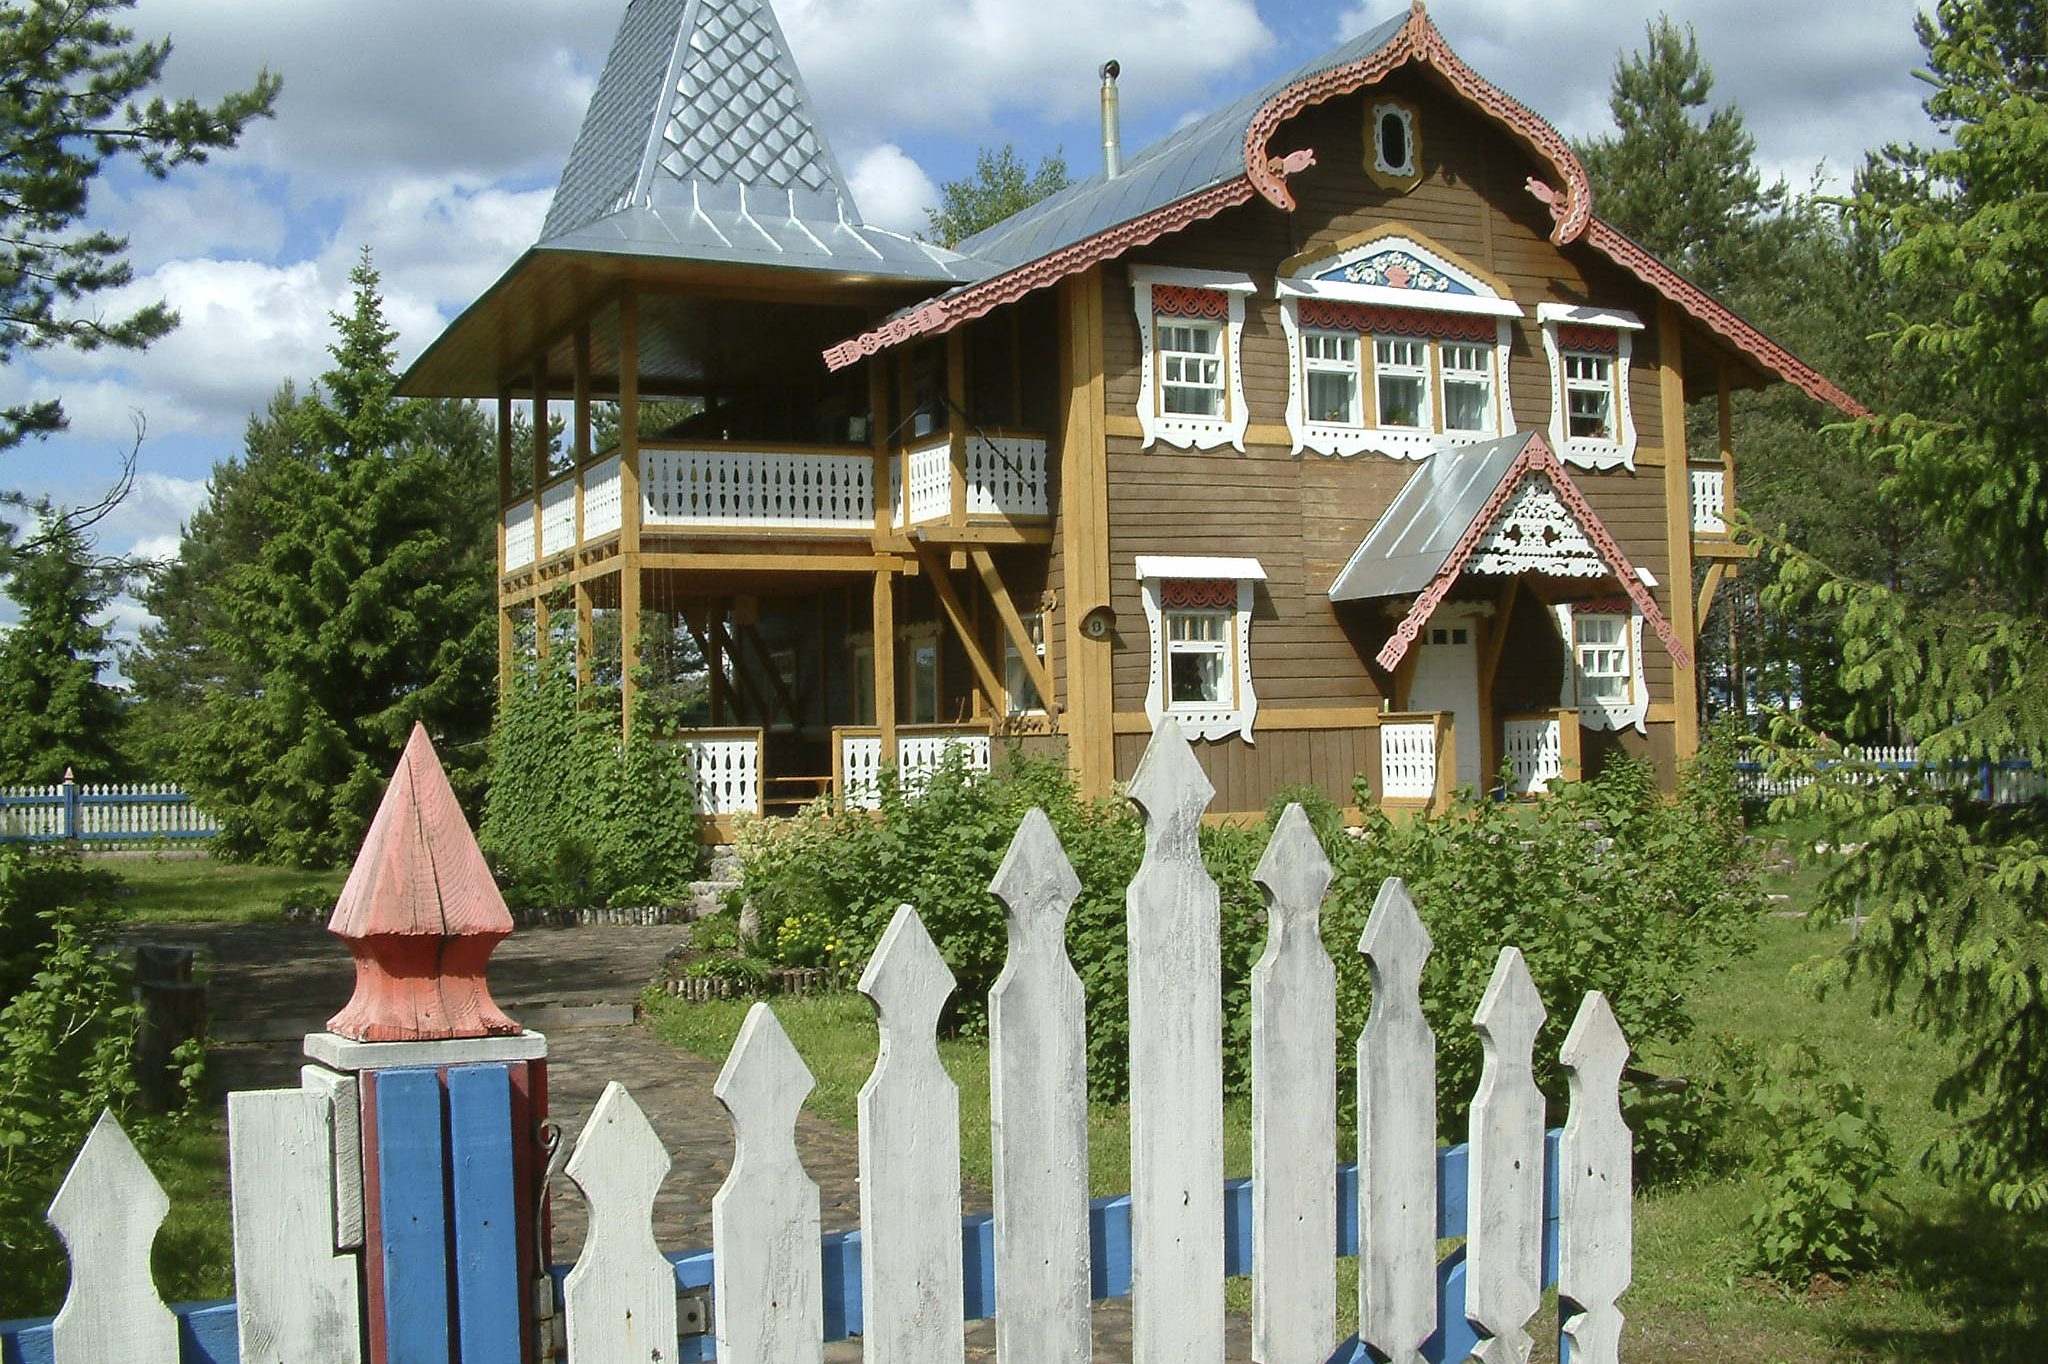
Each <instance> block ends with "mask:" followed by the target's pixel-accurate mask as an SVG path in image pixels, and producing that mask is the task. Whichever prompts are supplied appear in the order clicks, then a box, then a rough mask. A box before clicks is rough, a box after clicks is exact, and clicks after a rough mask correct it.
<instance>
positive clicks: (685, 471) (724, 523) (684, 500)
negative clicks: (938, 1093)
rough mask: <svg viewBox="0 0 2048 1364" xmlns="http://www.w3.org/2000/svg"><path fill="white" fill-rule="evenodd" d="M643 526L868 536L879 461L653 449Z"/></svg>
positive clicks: (644, 462) (786, 452)
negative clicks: (820, 532)
mask: <svg viewBox="0 0 2048 1364" xmlns="http://www.w3.org/2000/svg"><path fill="white" fill-rule="evenodd" d="M640 524H641V525H642V526H644V527H646V528H647V529H649V530H665V529H670V528H675V529H682V530H690V529H712V530H723V529H746V530H822V531H857V532H860V533H862V534H868V533H871V532H872V531H873V530H874V527H875V459H874V456H873V455H872V454H871V453H869V452H867V451H862V452H860V453H858V454H852V453H843V452H834V453H825V452H823V451H815V450H797V449H771V450H744V449H727V448H723V447H709V448H705V447H700V448H696V449H686V448H682V447H679V446H665V445H656V444H652V443H650V444H648V445H647V446H644V447H643V448H642V450H641V454H640Z"/></svg>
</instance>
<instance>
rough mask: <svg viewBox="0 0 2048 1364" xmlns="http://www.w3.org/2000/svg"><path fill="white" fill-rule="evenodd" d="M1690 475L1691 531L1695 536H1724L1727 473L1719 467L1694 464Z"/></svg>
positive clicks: (1725, 530)
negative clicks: (1723, 516)
mask: <svg viewBox="0 0 2048 1364" xmlns="http://www.w3.org/2000/svg"><path fill="white" fill-rule="evenodd" d="M1689 472H1690V473H1691V474H1692V529H1693V533H1694V534H1695V535H1726V534H1727V533H1728V523H1727V522H1725V521H1723V520H1722V519H1721V516H1722V514H1723V513H1724V512H1726V511H1727V510H1728V473H1727V471H1726V470H1725V469H1723V468H1721V466H1720V465H1718V464H1714V465H1704V464H1695V465H1693V466H1692V468H1691V470H1690V471H1689Z"/></svg>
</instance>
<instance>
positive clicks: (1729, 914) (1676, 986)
mask: <svg viewBox="0 0 2048 1364" xmlns="http://www.w3.org/2000/svg"><path fill="white" fill-rule="evenodd" d="M1709 780H1710V778H1709V776H1708V775H1706V774H1705V773H1703V774H1702V775H1701V776H1700V777H1699V778H1696V779H1694V780H1690V781H1688V783H1687V784H1686V788H1685V790H1684V791H1683V792H1682V793H1681V795H1680V797H1679V798H1678V799H1677V800H1667V799H1663V798H1661V797H1660V796H1659V795H1658V793H1657V791H1656V789H1655V784H1654V781H1653V780H1652V776H1651V774H1650V772H1649V769H1648V768H1647V767H1646V766H1643V765H1641V764H1633V763H1613V764H1610V765H1609V770H1608V772H1607V773H1605V774H1603V776H1602V777H1600V778H1599V779H1598V780H1596V781H1592V782H1585V783H1577V784H1572V785H1566V786H1563V787H1562V788H1560V789H1559V791H1558V792H1557V793H1555V794H1554V795H1552V796H1550V797H1547V798H1545V799H1543V800H1540V801H1536V802H1534V803H1531V804H1518V805H1505V804H1499V803H1494V802H1483V801H1470V802H1467V803H1464V804H1461V805H1458V806H1457V807H1455V808H1454V809H1452V810H1450V811H1448V812H1446V813H1445V814H1442V815H1439V816H1436V817H1418V818H1414V819H1411V820H1407V821H1404V822H1400V823H1396V822H1393V821H1390V820H1388V819H1386V818H1385V817H1383V816H1381V815H1378V814H1374V815H1371V816H1369V817H1368V820H1367V824H1366V827H1365V829H1364V830H1363V831H1362V836H1353V835H1352V834H1349V833H1346V832H1345V831H1344V830H1343V829H1342V827H1341V822H1340V821H1339V820H1338V818H1337V812H1336V810H1335V808H1334V807H1333V806H1332V805H1331V804H1330V802H1328V801H1327V800H1326V799H1320V798H1318V799H1317V800H1315V801H1313V802H1309V801H1305V802H1304V804H1305V807H1306V808H1307V812H1308V814H1309V816H1310V820H1311V822H1312V823H1313V824H1315V825H1316V826H1317V828H1318V829H1319V831H1320V832H1321V833H1322V835H1323V837H1324V840H1325V844H1326V847H1327V848H1328V850H1329V852H1330V854H1331V858H1332V861H1333V863H1334V864H1335V873H1336V875H1335V880H1334V882H1333V884H1332V890H1331V895H1330V898H1329V900H1328V902H1327V903H1326V905H1325V908H1324V920H1323V922H1324V934H1325V942H1326V944H1327V946H1328V948H1329V951H1330V955H1331V956H1332V958H1334V959H1335V961H1336V962H1337V967H1338V1000H1339V1004H1338V1009H1339V1023H1338V1026H1339V1030H1340V1034H1339V1035H1340V1036H1342V1037H1345V1038H1355V1037H1356V1036H1357V1035H1358V1032H1359V1030H1360V1029H1361V1028H1362V1027H1363V1025H1364V1021H1365V1014H1366V1009H1367V1005H1368V1002H1369V1001H1368V989H1369V986H1368V982H1367V977H1366V970H1365V963H1364V960H1363V958H1362V957H1360V956H1359V953H1358V940H1359V936H1360V934H1361V932H1362V931H1363V929H1364V925H1365V917H1366V915H1367V914H1368V913H1369V912H1370V910H1371V907H1372V902H1373V899H1374V897H1375V895H1376V894H1377V892H1378V889H1379V885H1380V882H1381V880H1382V879H1383V878H1384V877H1386V876H1390V875H1399V876H1403V877H1405V878H1406V879H1407V881H1408V884H1409V888H1410V891H1411V893H1412V894H1413V896H1414V899H1415V902H1416V906H1417V908H1418V909H1419V911H1420V912H1421V914H1422V916H1423V919H1424V921H1425V922H1426V923H1427V924H1428V926H1429V929H1430V932H1431V934H1432V935H1433V937H1434V938H1435V940H1436V945H1437V946H1436V951H1435V953H1434V955H1433V956H1432V958H1431V961H1430V965H1429V968H1428V971H1427V972H1426V974H1425V977H1424V993H1425V1006H1426V1008H1427V1010H1428V1013H1429V1016H1430V1019H1431V1022H1432V1023H1433V1024H1434V1025H1435V1027H1436V1029H1437V1038H1438V1049H1439V1052H1438V1058H1439V1059H1438V1064H1439V1077H1440V1092H1441V1093H1442V1095H1443V1096H1444V1104H1445V1115H1446V1116H1445V1123H1446V1127H1445V1130H1446V1132H1447V1133H1451V1132H1454V1131H1456V1130H1457V1129H1456V1126H1455V1124H1456V1122H1457V1121H1458V1120H1459V1117H1460V1115H1462V1114H1463V1112H1464V1110H1465V1108H1466V1106H1467V1105H1468V1104H1469V1102H1470V1097H1471V1094H1472V1090H1473V1088H1474V1086H1475V1085H1476V1084H1477V1082H1478V1073H1479V1043H1478V1038H1477V1036H1476V1034H1475V1033H1474V1031H1473V1029H1472V1025H1471V1019H1472V1011H1473V1009H1474V1008H1475V1007H1476V1006H1477V1004H1478V1001H1479V996H1480V994H1481V992H1482V991H1483V990H1484V989H1485V987H1486V981H1487V977H1488V974H1489V973H1490V972H1491V970H1492V968H1493V963H1494V958H1495V956H1496V954H1497V953H1498V951H1499V949H1500V947H1501V946H1502V945H1503V944H1508V943H1512V944H1515V945H1517V946H1519V947H1521V949H1522V951H1523V953H1524V955H1525V957H1526V958H1527V959H1528V961H1529V965H1530V969H1531V972H1532V973H1533V974H1534V976H1535V979H1536V983H1537V986H1538V988H1539V989H1541V990H1542V992H1543V997H1544V999H1545V1001H1546V1002H1547V1003H1548V1004H1549V1005H1550V1006H1551V1008H1552V1009H1553V1010H1554V1011H1555V1012H1554V1015H1553V1017H1552V1018H1551V1020H1550V1022H1549V1024H1548V1025H1547V1026H1546V1028H1545V1031H1544V1033H1543V1035H1542V1037H1541V1038H1540V1039H1539V1043H1538V1048H1539V1055H1538V1062H1537V1064H1538V1075H1539V1077H1540V1078H1541V1079H1542V1080H1543V1082H1544V1083H1545V1085H1546V1087H1547V1088H1548V1089H1549V1092H1551V1093H1552V1094H1554V1095H1561V1094H1562V1093H1563V1088H1562V1084H1561V1082H1560V1081H1559V1078H1558V1076H1557V1074H1556V1062H1555V1057H1556V1053H1557V1049H1558V1047H1559V1046H1560V1045H1561V1044H1562V1042H1563V1038H1564V1033H1565V1030H1566V1029H1567V1028H1568V1027H1569V1026H1570V1024H1571V1015H1572V1012H1573V1011H1574V1010H1576V1008H1577V1007H1578V1001H1579V998H1580V996H1581V995H1582V994H1583V993H1584V992H1585V991H1586V990H1589V989H1601V990H1605V991H1606V992H1607V995H1608V999H1609V1001H1610V1002H1611V1003H1612V1004H1613V1005H1614V1009H1615V1013H1616V1015H1617V1017H1618V1018H1619V1019H1620V1021H1621V1025H1622V1027H1623V1029H1624V1031H1625V1032H1626V1033H1627V1034H1628V1036H1629V1038H1630V1040H1631V1042H1632V1043H1633V1044H1634V1045H1635V1046H1637V1047H1638V1048H1641V1047H1643V1046H1646V1045H1649V1044H1653V1043H1659V1042H1668V1041H1671V1040H1673V1039H1676V1038H1678V1037H1680V1036H1682V1035H1684V1034H1685V1032H1686V1031H1687V1030H1688V1028H1689V1027H1690V1024H1691V1017H1690V1013H1689V1009H1688V993H1689V990H1690V988H1691V986H1692V984H1693V983H1694V982H1695V981H1696V980H1697V979H1698V978H1699V977H1700V976H1701V975H1702V974H1703V973H1704V972H1706V971H1707V970H1709V969H1711V967H1712V966H1714V965H1715V964H1716V963H1718V962H1720V961H1722V960H1725V959H1727V958H1728V957H1730V956H1732V955H1734V954H1736V953H1738V952H1740V951H1742V950H1744V949H1745V948H1746V947H1747V946H1748V944H1749V941H1750V931H1751V929H1752V927H1753V925H1754V922H1755V919H1756V917H1757V914H1758V911H1759V909H1760V904H1761V896H1760V894H1759V893H1758V891H1757V889H1756V887H1755V884H1754V881H1753V879H1752V878H1751V877H1750V876H1749V875H1748V873H1747V871H1746V869H1745V867H1744V864H1743V862H1742V855H1741V848H1742V835H1741V829H1740V827H1739V824H1738V823H1737V822H1736V821H1735V817H1734V814H1733V811H1732V810H1728V809H1725V808H1723V807H1722V806H1721V805H1719V804H1717V803H1716V800H1715V797H1714V795H1713V793H1711V792H1710V791H1708V790H1706V789H1704V787H1705V785H1706V784H1707V782H1708V781H1709ZM1287 794H1288V793H1282V796H1283V797H1284V796H1285V795H1287ZM1034 805H1036V806H1040V807H1042V808H1044V809H1045V811H1046V813H1047V815H1048V817H1049V818H1050V819H1051V821H1052V825H1053V828H1054V829H1055V831H1057V832H1058V834H1059V836H1060V840H1061V843H1062V844H1063V845H1064V847H1065V848H1066V851H1067V856H1068V858H1069V859H1070V860H1071V861H1072V862H1073V864H1074V869H1075V871H1076V873H1077V874H1078V875H1079V877H1080V880H1081V885H1082V892H1081V896H1080V898H1079V900H1078V901H1077V902H1076V903H1075V905H1074V907H1073V910H1072V911H1071V913H1070V915H1069V917H1068V921H1067V945H1068V952H1069V954H1070V956H1071V957H1072V959H1073V961H1074V965H1075V969H1076V970H1077V971H1078V972H1079V974H1080V976H1081V981H1082V985H1083V987H1084V989H1085V990H1086V993H1087V999H1088V1063H1089V1088H1090V1090H1091V1092H1092V1093H1093V1094H1094V1096H1095V1097H1097V1098H1098V1099H1106V1100H1115V1099H1117V1098H1120V1097H1122V1096H1123V1094H1124V1093H1125V1091H1126V1089H1127V1083H1128V1074H1127V1067H1128V1059H1129V1057H1128V1051H1129V1041H1128V1007H1127V1006H1128V982H1127V978H1126V941H1127V940H1126V928H1125V920H1124V888H1125V887H1126V886H1127V885H1128V884H1129V882H1130V879H1131V877H1132V876H1133V875H1134V874H1135V873H1136V871H1137V868H1138V863H1139V860H1140V858H1141V857H1142V855H1143V851H1144V841H1143V835H1142V830H1141V828H1140V826H1139V823H1138V820H1137V818H1136V816H1135V815H1134V814H1133V813H1132V812H1131V811H1130V809H1129V808H1128V807H1127V806H1126V805H1124V804H1122V803H1120V802H1113V801H1100V802H1090V801H1084V800H1082V799H1080V798H1079V796H1077V795H1076V793H1075V791H1074V788H1073V786H1072V784H1071V782H1070V781H1069V780H1068V778H1067V776H1066V773H1065V771H1064V769H1063V767H1062V765H1061V764H1060V763H1059V762H1058V761H1057V760H1056V759H1044V758H1035V759H1034V758H1026V757H1024V756H1022V755H1021V754H1016V753H1012V754H1010V755H1008V756H1006V757H1005V758H1004V759H1003V760H1002V761H1001V762H1000V763H999V764H998V766H997V770H996V771H995V772H994V773H992V774H991V775H989V776H987V777H984V778H976V777H975V776H974V775H973V774H971V773H968V772H967V771H965V770H964V768H963V767H962V766H960V765H959V764H958V763H951V764H948V765H947V766H945V767H944V768H942V769H941V770H940V771H939V772H938V773H937V774H936V775H935V776H934V777H933V778H932V779H931V781H930V783H929V784H928V785H927V786H926V788H925V789H924V790H923V791H922V792H921V793H920V794H918V795H917V796H915V797H911V796H908V795H906V793H904V792H903V791H902V790H900V789H899V788H898V787H897V785H896V784H895V782H894V780H893V777H892V776H891V775H890V774H887V773H885V775H884V780H883V783H882V794H881V808H880V809H879V811H874V812H869V811H834V810H831V809H829V808H826V807H825V806H823V805H818V806H814V807H812V808H811V809H809V810H806V811H805V812H804V813H803V814H801V815H800V816H798V817H797V818H795V819H792V820H787V821H779V822H774V823H762V824H759V825H755V826H753V827H752V828H750V829H749V830H748V831H747V832H746V833H745V834H744V835H743V838H742V848H741V856H742V866H743V869H744V870H743V873H742V874H743V877H744V890H745V893H746V894H747V896H748V897H749V898H750V899H751V901H752V903H753V904H754V906H755V909H756V910H757V912H758V913H759V916H760V944H759V950H760V951H761V952H763V954H764V955H766V956H768V957H770V958H771V959H774V960H777V961H778V962H786V963H788V964H792V965H795V964H805V965H808V964H816V963H817V962H818V961H819V960H820V958H821V956H822V957H823V958H824V959H828V960H831V961H833V962H835V963H838V964H843V965H845V966H847V967H849V968H857V967H858V966H859V965H860V964H861V963H862V962H864V961H865V960H866V957H867V955H868V953H869V952H871V951H872V950H873V946H874V944H875V942H876V940H877V939H878V938H879V937H880V935H881V932H882V930H883V929H884V928H885V927H886V926H887V924H888V921H889V919H890V917H891V916H892V915H893V914H894V913H895V910H896V906H897V905H899V904H905V903H907V904H911V905H914V906H916V907H917V909H918V911H919V913H920V914H921V915H922V916H923V918H924V921H925V925H926V927H927V928H928V929H929V930H930V931H931V934H932V937H933V939H934V940H935V941H936V942H937V944H938V946H939V950H940V952H941V953H942V954H944V956H945V958H946V961H947V963H948V964H949V965H950V966H951V967H952V969H953V971H954V974H955V977H956V978H957V980H958V982H959V990H958V993H957V994H956V995H955V996H954V1001H953V1005H952V1013H951V1015H950V1017H949V1022H950V1024H951V1025H952V1026H953V1027H955V1028H957V1029H959V1030H961V1031H964V1032H969V1033H972V1032H975V1031H977V1030H979V1029H980V1028H981V1027H982V1026H983V1025H984V1020H985V1017H986V1007H987V1006H986V1001H987V995H988V990H989V987H990V986H991V985H992V984H993V983H994V981H995V978H996V975H997V973H998V972H999V971H1000V970H1001V968H1002V962H1003V955H1004V952H1005V947H1006V942H1007V936H1006V933H1005V929H1004V924H1003V916H1002V913H1001V910H1000V909H999V907H998V906H997V905H996V904H995V902H994V900H993V899H992V898H991V897H990V896H989V894H988V891H987V887H988V883H989V881H990V879H991V878H992V877H993V876H994V874H995V871H996V868H997V866H998V865H999V864H1000V862H1001V860H1002V856H1003V854H1004V852H1005V850H1006V849H1007V848H1008V846H1009V843H1010V839H1011V838H1012V837H1013V836H1014V834H1015V832H1016V829H1017V825H1018V822H1019V821H1020V820H1021V819H1022V817H1023V814H1024V812H1025V811H1026V810H1027V809H1029V808H1030V807H1032V806H1034ZM1267 831H1268V829H1267V826H1265V825H1262V826H1259V827H1255V828H1250V829H1245V828H1231V827H1217V828H1207V829H1204V830H1203V831H1202V840H1201V843H1202V856H1203V860H1204V861H1205V863H1206V864H1207V866H1208V868H1209V871H1210V874H1211V875H1212V876H1213V877H1214V878H1215V880H1216V882H1217V887H1218V891H1219V894H1220V897H1221V902H1222V906H1221V907H1222V914H1221V937H1222V941H1221V947H1222V959H1223V1011H1224V1045H1225V1061H1224V1066H1225V1082H1226V1084H1227V1085H1228V1086H1229V1087H1230V1088H1231V1090H1232V1091H1233V1092H1242V1091H1243V1089H1244V1087H1245V1084H1246V1080H1247V1078H1248V1077H1247V1071H1246V1067H1247V1065H1248V1062H1249V1055H1250V1026H1251V1025H1250V1004H1251V968H1252V965H1253V963H1254V962H1255V961H1256V960H1257V958H1258V956H1259V954H1260V953H1261V952H1262V951H1263V950H1264V945H1265V937H1266V929H1265V912H1264V900H1263V898H1262V896H1261V895H1260V893H1259V890H1258V887H1257V886H1256V885H1255V884H1254V882H1253V880H1252V873H1253V871H1254V869H1255V868H1256V867H1257V865H1258V860H1259V857H1260V855H1261V853H1262V852H1263V851H1264V849H1265V844H1266V838H1267ZM834 942H836V943H837V944H838V946H837V947H836V948H833V949H832V950H830V951H829V952H824V953H822V954H821V952H820V950H819V944H820V943H825V944H830V943H834ZM1338 1052H1339V1056H1340V1065H1341V1066H1342V1068H1343V1075H1342V1078H1341V1084H1342V1089H1341V1090H1340V1093H1343V1094H1345V1095H1346V1103H1347V1106H1348V1104H1349V1102H1350V1096H1351V1094H1352V1093H1353V1092H1354V1091H1355V1084H1354V1081H1353V1077H1352V1075H1351V1068H1352V1048H1351V1047H1349V1046H1348V1045H1347V1046H1340V1047H1339V1048H1338Z"/></svg>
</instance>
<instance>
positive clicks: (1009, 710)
mask: <svg viewBox="0 0 2048 1364" xmlns="http://www.w3.org/2000/svg"><path fill="white" fill-rule="evenodd" d="M1021 620H1022V621H1023V624H1024V633H1025V634H1027V635H1029V636H1030V637H1031V643H1032V646H1033V648H1034V649H1035V650H1036V652H1037V654H1038V661H1039V662H1040V663H1043V662H1045V613H1044V612H1043V611H1026V612H1024V613H1023V615H1022V617H1021ZM1027 695H1028V696H1031V697H1034V698H1036V699H1037V701H1038V704H1037V705H1035V706H1027V705H1024V704H1022V703H1023V701H1024V699H1025V697H1026V696H1027ZM1003 714H1004V715H1005V716H1007V717H1009V718H1010V719H1013V720H1014V719H1017V718H1019V717H1021V716H1028V715H1043V714H1045V698H1044V697H1042V696H1039V695H1038V684H1037V683H1036V682H1033V681H1032V680H1031V673H1030V670H1029V669H1027V668H1026V667H1025V666H1024V654H1023V651H1022V650H1020V649H1019V648H1018V647H1017V641H1016V640H1014V639H1012V638H1010V632H1009V631H1008V630H1005V631H1003Z"/></svg>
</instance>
